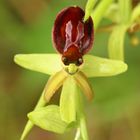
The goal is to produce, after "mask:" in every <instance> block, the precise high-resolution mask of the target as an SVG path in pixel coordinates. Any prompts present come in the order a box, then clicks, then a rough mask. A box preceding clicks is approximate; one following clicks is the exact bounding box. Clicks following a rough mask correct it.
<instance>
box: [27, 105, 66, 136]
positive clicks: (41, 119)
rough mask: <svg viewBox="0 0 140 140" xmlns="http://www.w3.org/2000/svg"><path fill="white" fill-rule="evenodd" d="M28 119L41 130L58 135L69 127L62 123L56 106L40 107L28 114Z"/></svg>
mask: <svg viewBox="0 0 140 140" xmlns="http://www.w3.org/2000/svg"><path fill="white" fill-rule="evenodd" d="M28 117H29V119H30V120H31V121H32V123H33V124H35V125H37V126H39V127H41V128H42V129H44V130H48V131H52V132H55V133H60V134H62V133H64V132H65V131H66V129H67V127H68V125H69V124H68V123H66V122H64V121H62V119H61V116H60V110H59V107H58V106H56V105H49V106H46V107H40V108H38V109H36V110H35V111H33V112H31V113H29V114H28Z"/></svg>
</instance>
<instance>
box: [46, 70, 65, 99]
mask: <svg viewBox="0 0 140 140" xmlns="http://www.w3.org/2000/svg"><path fill="white" fill-rule="evenodd" d="M67 76H68V74H67V73H66V72H65V71H64V70H61V71H59V72H57V73H55V74H54V75H52V76H51V77H50V79H49V80H48V82H47V84H46V86H45V91H44V96H45V100H46V101H47V102H49V101H50V99H51V97H52V96H53V95H54V93H55V92H56V91H57V90H58V89H59V88H60V87H61V86H62V84H63V82H64V81H65V79H66V78H67Z"/></svg>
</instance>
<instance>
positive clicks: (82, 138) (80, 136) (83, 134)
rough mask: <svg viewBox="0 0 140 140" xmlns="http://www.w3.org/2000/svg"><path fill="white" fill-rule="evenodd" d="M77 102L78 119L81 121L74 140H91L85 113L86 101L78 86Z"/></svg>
mask: <svg viewBox="0 0 140 140" xmlns="http://www.w3.org/2000/svg"><path fill="white" fill-rule="evenodd" d="M76 100H77V118H78V121H79V126H78V128H77V132H76V136H75V139H74V140H89V137H88V131H87V126H86V119H85V113H84V101H83V97H82V93H81V91H80V89H79V87H78V86H77V97H76Z"/></svg>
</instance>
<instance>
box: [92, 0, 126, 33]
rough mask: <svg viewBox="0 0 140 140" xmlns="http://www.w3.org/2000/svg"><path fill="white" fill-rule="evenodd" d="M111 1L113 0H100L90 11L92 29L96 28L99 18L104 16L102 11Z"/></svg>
mask: <svg viewBox="0 0 140 140" xmlns="http://www.w3.org/2000/svg"><path fill="white" fill-rule="evenodd" d="M122 1H123V0H122ZM112 2H113V0H101V2H100V3H99V4H98V5H97V7H96V8H95V10H94V11H93V12H92V13H91V17H92V19H93V21H94V29H95V30H96V29H97V27H98V26H99V23H100V21H101V19H102V18H103V16H104V13H105V12H106V10H107V9H108V7H109V6H110V4H111V3H112Z"/></svg>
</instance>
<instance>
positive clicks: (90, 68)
mask: <svg viewBox="0 0 140 140" xmlns="http://www.w3.org/2000/svg"><path fill="white" fill-rule="evenodd" d="M126 70H127V64H126V63H124V62H123V61H119V60H111V59H107V58H101V57H96V56H93V55H85V56H84V64H83V66H82V67H81V71H82V72H83V73H84V74H85V75H86V76H87V77H104V76H113V75H117V74H120V73H123V72H125V71H126Z"/></svg>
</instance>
